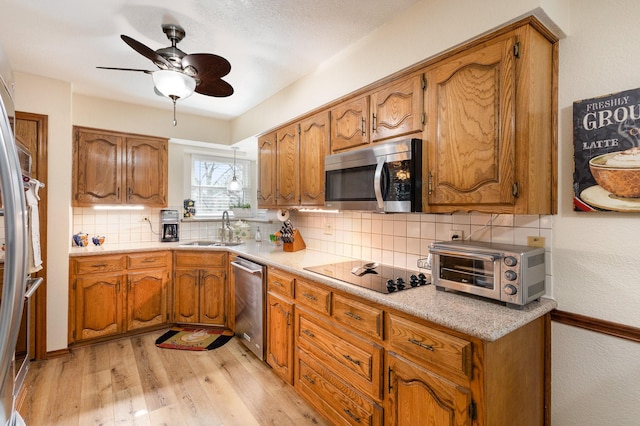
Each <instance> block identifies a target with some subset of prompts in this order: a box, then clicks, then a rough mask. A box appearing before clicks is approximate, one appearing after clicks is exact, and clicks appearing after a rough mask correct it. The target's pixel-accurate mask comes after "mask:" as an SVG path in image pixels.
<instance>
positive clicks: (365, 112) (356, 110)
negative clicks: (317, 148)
mask: <svg viewBox="0 0 640 426" xmlns="http://www.w3.org/2000/svg"><path fill="white" fill-rule="evenodd" d="M368 117H369V96H363V97H362V98H358V99H356V100H353V101H349V102H344V103H342V104H340V105H338V106H336V107H334V108H333V109H331V152H333V153H336V152H340V151H344V150H346V149H350V148H355V147H358V146H361V145H366V144H368V143H369V123H368Z"/></svg>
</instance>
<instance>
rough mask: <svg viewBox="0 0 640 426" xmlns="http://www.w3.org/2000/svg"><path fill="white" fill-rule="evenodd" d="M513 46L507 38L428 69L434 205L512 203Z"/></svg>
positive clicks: (430, 194)
mask: <svg viewBox="0 0 640 426" xmlns="http://www.w3.org/2000/svg"><path fill="white" fill-rule="evenodd" d="M514 45H515V38H514V37H509V38H507V39H504V40H501V41H500V42H497V43H491V44H489V45H487V46H484V47H482V48H480V49H477V50H475V51H473V52H470V53H467V54H463V55H459V56H457V57H454V58H451V59H449V60H446V61H444V63H440V64H437V65H436V66H435V67H434V68H433V69H432V70H430V71H428V72H427V95H426V98H427V105H428V107H427V110H428V113H427V116H428V122H429V124H428V138H427V139H428V141H429V145H428V153H429V155H428V158H429V160H428V161H429V173H428V175H427V176H428V179H429V182H428V203H429V205H430V206H436V205H447V204H472V205H474V206H477V205H481V204H513V202H514V194H513V192H512V186H513V184H514V182H515V181H514V177H515V174H514V173H515V132H514V121H513V120H514V107H515V99H514V96H515V87H514V86H515V66H514V59H515V58H514V56H513V46H514Z"/></svg>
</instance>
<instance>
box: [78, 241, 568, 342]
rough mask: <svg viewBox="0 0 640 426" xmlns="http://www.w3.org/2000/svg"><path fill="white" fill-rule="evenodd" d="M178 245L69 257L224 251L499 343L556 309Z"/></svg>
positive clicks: (304, 256)
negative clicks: (391, 286) (371, 282)
mask: <svg viewBox="0 0 640 426" xmlns="http://www.w3.org/2000/svg"><path fill="white" fill-rule="evenodd" d="M181 244H185V243H184V242H179V243H159V242H158V243H138V244H127V245H120V246H119V245H111V246H109V245H106V246H101V247H82V248H81V247H74V248H72V249H71V253H70V256H71V257H75V256H85V255H91V254H117V253H128V252H135V251H155V250H168V249H172V250H210V251H228V252H230V253H235V254H238V255H241V256H243V257H246V258H247V259H249V260H252V261H255V262H258V263H262V264H265V265H268V266H274V267H277V268H280V269H282V270H284V271H288V272H291V273H294V274H297V275H299V276H301V277H304V278H307V279H309V280H313V281H316V282H319V283H322V284H324V285H327V286H329V287H332V288H335V289H339V290H343V291H345V292H347V293H350V294H353V295H355V296H359V297H361V298H363V299H366V300H370V301H372V302H375V303H379V304H380V305H383V306H387V307H389V308H393V309H397V310H399V311H402V312H406V313H408V314H411V315H413V316H416V317H418V318H422V319H425V320H428V321H431V322H434V323H436V324H440V325H442V326H445V327H448V328H450V329H453V330H457V331H460V332H462V333H466V334H469V335H471V336H475V337H478V338H480V339H483V340H486V341H494V340H498V339H499V338H501V337H502V336H504V335H506V334H508V333H510V332H511V331H513V330H516V329H518V328H520V327H522V326H524V325H526V324H528V323H529V322H531V321H533V320H534V319H536V318H538V317H541V316H542V315H545V314H546V313H548V312H550V311H551V310H553V309H554V308H556V307H557V303H556V301H555V300H553V299H548V298H544V297H543V298H541V299H540V301H536V302H531V303H529V304H528V305H526V306H525V307H524V308H523V309H521V310H518V309H512V308H507V307H505V306H503V305H502V304H500V303H498V302H495V301H491V300H486V299H481V298H478V297H475V296H471V295H462V294H455V293H449V292H442V291H436V289H435V287H434V286H433V285H428V286H424V287H416V288H412V289H408V290H404V291H401V292H398V293H391V294H383V293H378V292H375V291H373V290H369V289H366V288H362V287H358V286H355V285H352V284H348V283H345V282H342V281H338V280H335V279H332V278H329V277H325V276H323V275H319V274H316V273H314V272H310V271H307V270H304V269H303V268H304V267H308V266H316V265H322V264H326V263H334V262H342V261H346V260H350V258H346V257H343V256H338V255H334V254H331V253H323V252H318V251H314V250H310V249H305V250H300V251H297V252H285V251H283V250H282V246H276V245H274V244H273V243H271V242H267V241H263V242H260V243H256V242H254V241H247V242H246V243H245V244H242V245H239V246H233V247H193V246H181Z"/></svg>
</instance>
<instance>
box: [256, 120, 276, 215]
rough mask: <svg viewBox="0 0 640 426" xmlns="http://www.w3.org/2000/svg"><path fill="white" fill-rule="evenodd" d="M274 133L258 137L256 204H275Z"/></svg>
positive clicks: (262, 205)
mask: <svg viewBox="0 0 640 426" xmlns="http://www.w3.org/2000/svg"><path fill="white" fill-rule="evenodd" d="M276 160H277V150H276V133H275V132H272V133H269V134H267V135H263V136H260V137H259V138H258V167H259V170H258V173H259V178H258V206H259V207H260V208H270V207H275V206H276V171H277V170H276V167H277V162H276Z"/></svg>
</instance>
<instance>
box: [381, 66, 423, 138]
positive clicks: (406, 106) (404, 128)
mask: <svg viewBox="0 0 640 426" xmlns="http://www.w3.org/2000/svg"><path fill="white" fill-rule="evenodd" d="M422 87H423V77H422V75H416V76H413V77H410V78H407V79H404V80H400V81H397V82H393V83H391V84H389V85H387V86H385V87H383V88H382V89H380V90H378V91H376V92H374V93H372V94H371V138H372V140H373V141H374V142H375V141H379V140H382V139H388V138H391V137H394V136H402V135H408V134H411V133H418V132H422V125H423V124H422V121H423V113H424V111H423V89H422Z"/></svg>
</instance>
